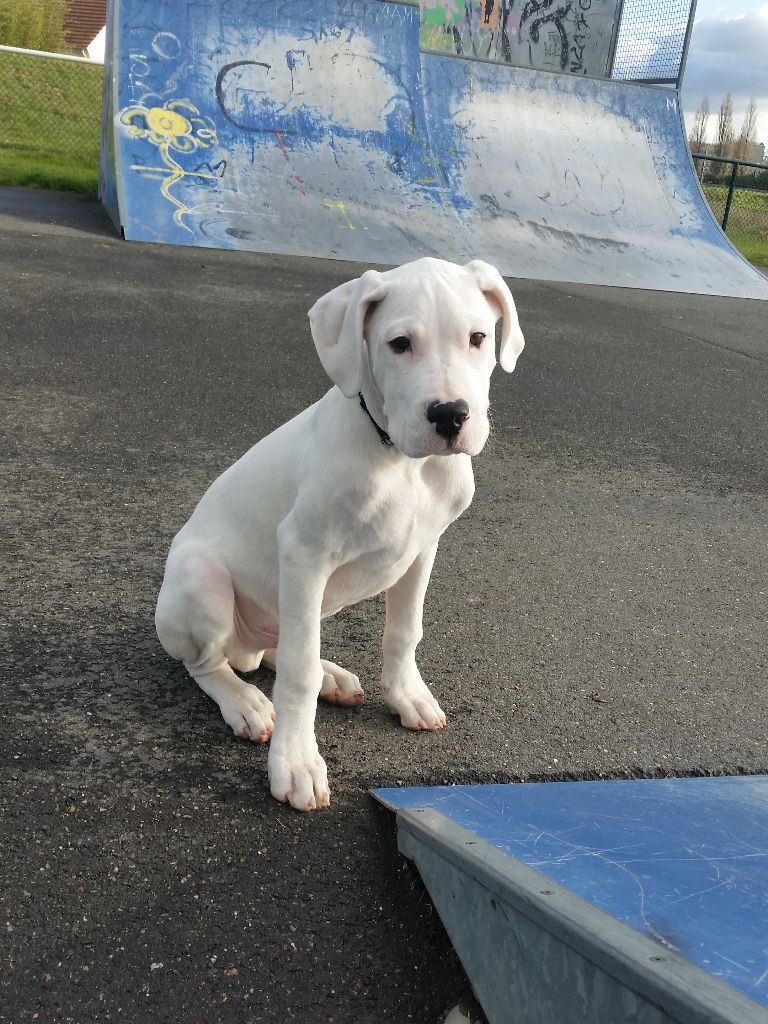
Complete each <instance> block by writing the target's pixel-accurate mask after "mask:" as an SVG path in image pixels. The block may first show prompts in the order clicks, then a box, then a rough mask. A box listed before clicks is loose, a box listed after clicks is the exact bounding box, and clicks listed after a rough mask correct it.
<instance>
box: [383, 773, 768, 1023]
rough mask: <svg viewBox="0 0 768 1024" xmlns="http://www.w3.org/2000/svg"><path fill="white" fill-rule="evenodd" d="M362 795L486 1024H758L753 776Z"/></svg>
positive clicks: (767, 891) (767, 995) (760, 960)
mask: <svg viewBox="0 0 768 1024" xmlns="http://www.w3.org/2000/svg"><path fill="white" fill-rule="evenodd" d="M374 795H375V796H376V797H377V798H378V799H379V800H380V801H382V802H383V803H384V804H385V805H386V806H387V807H390V808H391V809H393V810H396V811H397V813H398V834H399V843H400V848H401V850H402V851H403V852H404V853H405V854H406V856H409V857H412V859H414V861H415V862H416V865H417V867H418V868H419V870H420V872H421V874H422V877H423V879H424V882H425V884H426V886H427V888H428V890H429V892H430V895H431V896H432V898H433V901H434V902H435V905H436V907H437V909H438V911H439V913H440V915H441V917H442V918H443V921H444V924H445V925H446V928H447V930H448V932H449V934H450V936H451V939H452V941H453V942H454V945H455V946H456V949H457V952H458V953H459V955H460V956H461V957H462V960H463V962H464V965H465V968H466V969H467V973H468V975H469V978H470V981H471V982H472V984H473V986H474V987H475V989H476V993H477V995H478V998H479V999H480V1001H481V1003H482V1004H483V1006H484V1007H485V1009H486V1013H487V1014H488V1017H489V1019H490V1020H491V1022H492V1024H496V1022H497V1021H499V1022H501V1021H514V1024H529V1022H531V1024H533V1022H537V1024H538V1022H541V1024H544V1022H547V1021H549V1022H550V1024H551V1022H556V1024H566V1022H570V1021H573V1022H574V1024H577V1022H582V1021H590V1022H592V1021H594V1022H603V1021H605V1022H606V1024H623V1022H624V1021H632V1022H634V1021H637V1022H641V1021H642V1022H643V1024H646V1022H654V1024H656V1022H664V1024H666V1022H668V1021H670V1022H671V1021H681V1022H682V1021H686V1022H692V1024H694V1022H695V1024H700V1022H705V1021H706V1022H708V1024H710V1022H715V1021H718V1022H726V1021H728V1022H732V1024H737V1022H738V1024H747V1022H752V1021H754V1022H758V1021H762V1022H768V776H752V777H739V778H709V779H664V780H642V781H613V782H566V783H530V784H517V785H487V786H456V787H425V788H418V787H416V788H404V789H379V790H375V791H374ZM553 970H554V971H555V975H554V976H553V974H552V971H553Z"/></svg>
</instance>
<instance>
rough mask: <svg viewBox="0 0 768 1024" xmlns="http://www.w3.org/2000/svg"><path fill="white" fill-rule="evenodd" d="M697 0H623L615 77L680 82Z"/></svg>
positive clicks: (615, 52)
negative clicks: (694, 4) (694, 3)
mask: <svg viewBox="0 0 768 1024" xmlns="http://www.w3.org/2000/svg"><path fill="white" fill-rule="evenodd" d="M692 13H693V0H621V2H620V4H619V21H618V26H619V27H618V33H617V36H616V44H615V46H616V48H615V51H614V56H613V68H612V71H611V78H620V79H625V80H629V81H633V82H652V83H658V84H665V85H666V84H679V82H680V79H681V78H682V74H683V70H684V68H685V58H686V56H687V52H688V44H689V42H690V35H691V29H692V26H693V18H692Z"/></svg>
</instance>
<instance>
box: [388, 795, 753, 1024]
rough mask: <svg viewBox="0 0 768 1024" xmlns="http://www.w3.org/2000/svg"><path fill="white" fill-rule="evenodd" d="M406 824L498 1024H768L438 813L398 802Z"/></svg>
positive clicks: (701, 976) (405, 849)
mask: <svg viewBox="0 0 768 1024" xmlns="http://www.w3.org/2000/svg"><path fill="white" fill-rule="evenodd" d="M385 806H386V804H385ZM397 826H398V849H399V850H400V852H401V853H402V854H403V855H404V856H405V857H407V858H408V859H410V860H412V861H413V862H414V864H415V865H416V867H417V868H418V870H419V873H420V875H421V877H422V880H423V881H424V884H425V885H426V887H427V890H428V892H429V894H430V897H431V898H432V901H433V903H434V905H435V907H436V909H437V911H438V913H439V915H440V918H441V920H442V922H443V925H444V926H445V928H446V931H447V932H448V935H449V937H450V939H451V942H452V943H453V945H454V947H455V949H456V952H457V953H458V955H459V958H460V959H461V962H462V964H463V965H464V969H465V971H466V973H467V976H468V977H469V980H470V983H471V984H472V987H473V989H474V991H475V994H476V996H477V998H478V999H479V1001H480V1003H481V1005H482V1006H483V1009H484V1011H485V1013H486V1014H487V1016H488V1019H489V1021H490V1022H491V1024H555V1022H557V1024H585V1022H589V1024H624V1022H627V1024H628V1022H636V1024H768V1013H766V1012H765V1011H764V1010H763V1009H762V1008H761V1007H760V1006H758V1005H757V1004H756V1003H754V1002H752V1000H750V999H748V998H747V997H746V996H744V995H742V994H741V993H739V992H737V991H736V990H735V989H732V988H731V987H730V986H728V985H726V984H724V983H723V982H720V981H718V980H717V979H715V978H712V977H710V976H709V975H707V974H705V973H704V972H703V971H701V970H700V969H699V968H697V967H694V966H693V965H692V964H690V963H688V962H687V961H686V960H685V959H684V958H682V957H681V956H679V955H678V954H676V953H674V952H672V951H670V950H667V949H666V948H665V947H664V946H662V945H660V944H658V943H655V942H653V941H652V940H650V939H647V938H645V937H644V936H642V935H639V934H638V933H636V932H635V931H633V930H632V929H631V928H629V927H628V926H626V925H624V924H622V923H620V922H619V921H616V920H615V919H614V918H612V917H611V916H610V915H608V914H605V913H604V912H603V911H601V910H598V909H597V908H595V907H593V906H592V905H591V904H589V903H587V902H586V901H584V900H582V899H580V898H579V897H577V896H575V895H574V894H573V893H571V892H569V891H568V890H567V889H564V888H563V887H561V886H559V885H557V884H556V883H554V882H551V881H550V880H549V879H548V878H545V877H544V876H543V875H540V874H539V873H538V872H537V871H535V870H533V869H532V868H529V867H527V866H526V865H524V864H521V863H520V862H519V861H517V860H515V859H514V858H513V857H511V856H509V855H507V854H505V853H504V852H503V851H501V850H499V849H498V848H497V847H495V846H492V845H491V844H490V843H488V842H487V841H486V840H484V839H480V838H479V837H478V836H476V835H475V834H474V833H472V832H470V831H468V830H467V829H464V828H462V827H461V826H460V825H456V824H455V823H454V822H453V821H451V820H450V819H449V818H447V817H445V816H444V815H442V814H440V813H439V812H438V811H435V810H433V809H431V808H413V809H407V810H400V811H398V812H397Z"/></svg>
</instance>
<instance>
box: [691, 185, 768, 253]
mask: <svg viewBox="0 0 768 1024" xmlns="http://www.w3.org/2000/svg"><path fill="white" fill-rule="evenodd" d="M704 194H705V196H706V197H707V202H708V203H709V205H710V207H711V209H712V213H713V214H714V217H715V219H716V220H717V222H718V224H720V223H721V222H722V219H723V212H724V210H725V203H726V200H727V198H728V189H727V188H725V187H723V186H721V185H705V186H704ZM726 234H727V235H728V237H729V239H730V240H731V243H732V244H733V245H735V246H736V248H737V249H738V250H739V252H740V253H741V255H742V256H744V258H745V259H748V260H749V262H750V263H754V264H755V265H756V266H758V267H768V192H754V191H750V190H748V189H740V188H737V189H735V190H734V193H733V202H732V204H731V209H730V212H729V214H728V227H727V229H726Z"/></svg>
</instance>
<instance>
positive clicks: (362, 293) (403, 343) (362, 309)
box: [309, 259, 525, 458]
mask: <svg viewBox="0 0 768 1024" xmlns="http://www.w3.org/2000/svg"><path fill="white" fill-rule="evenodd" d="M499 318H503V321H504V323H503V329H502V334H501V346H500V351H499V362H500V363H501V366H502V369H504V370H506V371H507V372H508V373H511V372H512V370H514V368H515V363H516V362H517V358H518V356H519V355H520V353H521V352H522V350H523V345H524V344H525V342H524V339H523V335H522V332H521V331H520V325H519V323H518V320H517V312H516V310H515V304H514V302H513V300H512V295H511V294H510V291H509V288H507V286H506V284H505V283H504V281H503V280H502V277H501V275H500V274H499V272H498V270H496V268H495V267H492V266H490V264H488V263H483V262H482V261H481V260H474V261H473V262H472V263H468V264H467V265H466V266H464V267H460V266H458V265H457V264H455V263H447V262H446V261H445V260H436V259H422V260H416V262H415V263H406V264H405V265H404V266H402V267H397V268H396V269H395V270H388V271H386V273H383V274H380V273H378V271H375V270H367V271H366V272H365V273H364V274H363V275H362V277H359V278H358V279H357V280H355V281H349V282H347V283H346V284H343V285H340V286H339V287H338V288H334V290H333V291H332V292H329V293H328V294H327V295H324V296H323V297H322V298H321V299H319V300H318V301H317V302H316V303H315V305H314V306H313V307H312V309H310V311H309V320H310V325H311V328H312V337H313V338H314V341H315V346H316V348H317V352H318V355H319V356H320V361H321V362H322V364H323V367H324V369H325V371H326V373H327V374H328V376H329V377H330V378H331V380H333V382H334V383H335V384H337V385H338V387H339V388H340V389H341V391H342V392H343V393H344V394H345V395H346V396H347V398H353V397H356V396H357V394H358V393H362V394H363V395H364V397H365V401H366V404H367V406H368V409H369V410H370V412H371V415H372V416H373V417H374V419H375V420H376V422H377V423H379V425H380V426H381V427H382V428H383V429H384V430H386V431H387V433H388V434H389V436H390V437H391V439H392V441H393V442H394V444H395V445H396V446H397V447H398V448H399V449H400V451H402V452H404V453H405V454H406V455H409V456H411V457H412V458H424V457H425V456H427V455H447V454H450V453H453V452H464V453H466V454H467V455H477V454H478V452H479V451H480V450H481V449H482V447H483V445H484V444H485V442H486V440H487V438H488V432H489V424H488V390H489V385H490V378H491V372H492V370H493V368H494V366H495V365H496V355H495V351H494V349H495V331H496V323H497V321H498V320H499Z"/></svg>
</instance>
